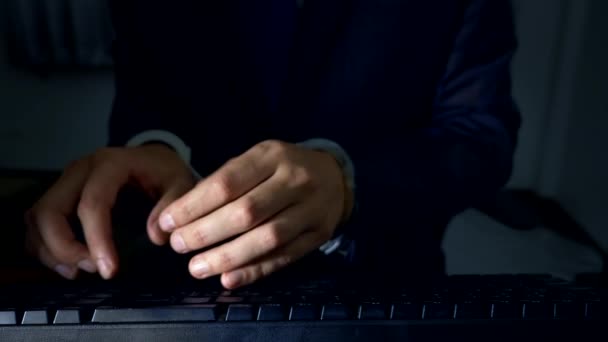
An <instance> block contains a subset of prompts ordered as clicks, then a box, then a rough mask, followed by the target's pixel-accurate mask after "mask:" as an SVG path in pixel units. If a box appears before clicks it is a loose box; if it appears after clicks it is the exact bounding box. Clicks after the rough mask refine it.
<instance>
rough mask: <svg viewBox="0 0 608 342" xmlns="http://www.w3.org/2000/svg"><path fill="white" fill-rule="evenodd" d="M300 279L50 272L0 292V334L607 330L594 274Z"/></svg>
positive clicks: (505, 334)
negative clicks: (100, 276)
mask: <svg viewBox="0 0 608 342" xmlns="http://www.w3.org/2000/svg"><path fill="white" fill-rule="evenodd" d="M380 285H381V284H372V285H370V284H363V283H360V282H358V281H356V278H354V279H353V278H351V279H350V280H348V281H339V280H335V279H334V280H327V279H323V280H310V281H305V282H291V283H288V282H285V283H281V284H273V283H268V282H266V283H264V282H262V283H260V284H258V285H253V286H250V287H247V288H243V289H240V290H236V291H226V290H223V289H222V288H221V287H220V286H219V285H217V283H216V282H212V281H206V282H185V283H178V284H159V283H150V282H148V283H139V284H138V283H128V284H127V283H119V282H59V283H52V284H44V285H42V284H38V285H35V284H33V285H27V284H19V285H16V284H14V285H9V286H5V287H3V288H2V293H0V341H37V340H40V341H76V340H86V341H89V342H91V341H112V342H117V341H167V340H169V341H172V342H173V341H237V340H247V341H265V340H268V341H290V342H293V341H311V340H313V341H358V340H362V341H363V340H378V341H381V340H395V341H397V340H398V341H439V340H442V339H445V340H446V341H447V340H450V341H461V340H466V341H471V340H483V341H503V340H504V341H514V340H515V341H532V340H535V341H536V340H537V341H556V340H567V339H570V338H576V339H577V340H578V341H584V340H602V341H605V340H606V339H607V338H608V324H606V323H608V297H607V295H608V288H607V287H606V286H605V283H604V281H603V277H601V276H600V275H589V274H588V275H581V276H579V277H578V278H577V280H576V281H574V282H567V281H564V280H560V279H557V278H553V277H550V276H546V275H495V276H490V275H471V276H451V277H447V278H445V279H441V280H440V281H435V282H432V283H426V284H424V285H404V286H390V285H386V284H384V285H382V286H380Z"/></svg>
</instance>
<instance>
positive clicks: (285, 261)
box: [275, 254, 293, 268]
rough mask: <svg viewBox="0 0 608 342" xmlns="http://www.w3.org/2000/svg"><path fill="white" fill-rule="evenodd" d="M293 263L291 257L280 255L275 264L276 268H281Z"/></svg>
mask: <svg viewBox="0 0 608 342" xmlns="http://www.w3.org/2000/svg"><path fill="white" fill-rule="evenodd" d="M292 262H293V257H292V256H291V255H286V254H285V255H281V256H278V257H277V259H276V261H275V263H276V267H277V268H283V267H285V266H287V265H289V264H291V263H292Z"/></svg>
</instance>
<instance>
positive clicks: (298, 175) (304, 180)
mask: <svg viewBox="0 0 608 342" xmlns="http://www.w3.org/2000/svg"><path fill="white" fill-rule="evenodd" d="M289 177H290V180H291V182H293V184H294V185H295V186H297V187H309V186H312V185H313V183H314V178H313V176H312V174H311V172H310V170H308V169H307V168H305V167H302V166H298V167H293V168H291V170H290V175H289Z"/></svg>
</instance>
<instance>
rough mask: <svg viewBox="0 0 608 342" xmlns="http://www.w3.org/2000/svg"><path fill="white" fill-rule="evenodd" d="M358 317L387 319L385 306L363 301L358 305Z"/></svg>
mask: <svg viewBox="0 0 608 342" xmlns="http://www.w3.org/2000/svg"><path fill="white" fill-rule="evenodd" d="M357 318H358V319H363V320H366V319H369V320H374V319H387V318H388V315H387V312H386V306H385V305H382V304H379V303H364V304H361V305H359V312H358V314H357Z"/></svg>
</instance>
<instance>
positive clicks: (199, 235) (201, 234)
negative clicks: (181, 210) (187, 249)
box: [186, 227, 209, 246]
mask: <svg viewBox="0 0 608 342" xmlns="http://www.w3.org/2000/svg"><path fill="white" fill-rule="evenodd" d="M192 233H193V234H192V236H193V238H194V242H195V243H196V244H197V245H198V246H204V245H205V244H206V243H207V241H208V240H209V237H208V236H207V234H205V229H203V228H202V227H196V228H194V229H193V232H192ZM187 243H188V242H186V244H187Z"/></svg>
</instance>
